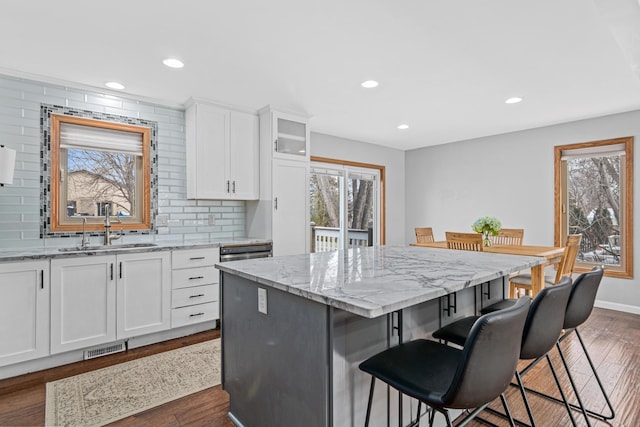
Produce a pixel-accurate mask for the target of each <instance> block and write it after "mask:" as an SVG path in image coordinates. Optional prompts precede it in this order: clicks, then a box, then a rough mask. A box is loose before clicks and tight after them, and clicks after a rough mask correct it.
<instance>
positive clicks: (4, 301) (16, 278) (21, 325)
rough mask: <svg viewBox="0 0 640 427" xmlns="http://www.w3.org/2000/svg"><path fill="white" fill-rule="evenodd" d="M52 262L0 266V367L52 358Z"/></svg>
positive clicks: (17, 263) (15, 263) (26, 262)
mask: <svg viewBox="0 0 640 427" xmlns="http://www.w3.org/2000/svg"><path fill="white" fill-rule="evenodd" d="M50 289H51V288H50V286H49V261H48V260H47V261H25V262H11V263H1V264H0V337H2V338H1V339H0V366H5V365H10V364H13V363H18V362H24V361H27V360H32V359H37V358H40V357H45V356H48V355H49V292H50Z"/></svg>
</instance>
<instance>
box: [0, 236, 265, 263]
mask: <svg viewBox="0 0 640 427" xmlns="http://www.w3.org/2000/svg"><path fill="white" fill-rule="evenodd" d="M268 242H271V240H269V239H259V238H248V237H247V238H236V239H210V240H193V241H189V240H181V241H177V240H176V241H172V240H166V241H149V242H144V241H131V242H129V241H127V242H123V243H124V244H148V245H149V246H139V247H128V248H122V247H120V246H121V245H122V244H118V243H114V244H113V245H112V246H110V247H100V248H99V249H84V250H68V251H61V250H60V249H67V248H70V249H71V248H74V247H76V245H69V246H55V247H47V248H16V249H8V248H5V249H0V263H2V262H14V261H28V260H42V259H57V258H77V257H87V256H99V255H113V254H124V253H127V254H129V253H144V252H160V251H169V250H181V249H203V248H214V247H220V246H224V245H230V244H233V245H237V244H252V243H258V244H259V243H268ZM91 246H98V245H91Z"/></svg>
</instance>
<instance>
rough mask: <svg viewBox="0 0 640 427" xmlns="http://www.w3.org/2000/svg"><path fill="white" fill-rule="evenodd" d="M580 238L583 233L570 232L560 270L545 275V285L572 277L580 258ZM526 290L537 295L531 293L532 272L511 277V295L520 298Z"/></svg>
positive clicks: (559, 265)
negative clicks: (550, 274)
mask: <svg viewBox="0 0 640 427" xmlns="http://www.w3.org/2000/svg"><path fill="white" fill-rule="evenodd" d="M580 240H582V234H570V235H569V236H567V243H566V244H565V246H564V252H563V253H562V258H560V263H559V264H558V271H556V275H555V277H554V276H547V275H545V276H544V284H545V286H552V285H556V284H558V283H559V282H560V279H562V278H563V277H565V276H568V277H571V275H572V274H573V268H574V267H575V265H576V259H577V258H578V251H579V249H580ZM522 292H524V294H525V295H529V296H530V297H532V298H535V295H531V274H530V273H526V274H518V275H516V276H513V277H510V278H509V297H510V298H518V297H519V296H520V293H522Z"/></svg>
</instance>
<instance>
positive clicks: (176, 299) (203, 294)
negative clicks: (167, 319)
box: [171, 284, 218, 308]
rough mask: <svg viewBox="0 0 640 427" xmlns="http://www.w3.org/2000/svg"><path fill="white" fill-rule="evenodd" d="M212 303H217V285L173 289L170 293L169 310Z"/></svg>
mask: <svg viewBox="0 0 640 427" xmlns="http://www.w3.org/2000/svg"><path fill="white" fill-rule="evenodd" d="M213 301H218V285H217V284H215V285H205V286H192V287H190V288H182V289H174V290H173V291H172V293H171V308H178V307H186V306H188V305H194V304H202V303H204V302H213Z"/></svg>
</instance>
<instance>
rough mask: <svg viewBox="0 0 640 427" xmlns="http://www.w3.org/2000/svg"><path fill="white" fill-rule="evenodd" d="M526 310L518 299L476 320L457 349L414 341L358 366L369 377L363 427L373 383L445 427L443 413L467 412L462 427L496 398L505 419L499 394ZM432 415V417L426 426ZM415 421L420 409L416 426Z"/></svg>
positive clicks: (514, 357)
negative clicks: (412, 400)
mask: <svg viewBox="0 0 640 427" xmlns="http://www.w3.org/2000/svg"><path fill="white" fill-rule="evenodd" d="M529 304H530V298H529V297H523V298H520V299H519V300H518V302H517V303H515V304H514V305H513V306H512V307H510V308H508V309H506V310H500V311H497V312H494V313H489V314H487V315H485V316H482V317H480V318H478V319H477V320H476V322H475V323H474V324H473V327H472V328H471V330H470V331H469V337H468V338H467V342H466V345H465V346H464V348H463V349H457V348H454V347H450V346H447V345H444V344H440V343H438V342H435V341H429V340H424V339H417V340H413V341H409V342H407V343H403V344H399V345H397V346H395V347H392V348H389V349H387V350H385V351H383V352H381V353H378V354H376V355H374V356H372V357H370V358H369V359H367V360H365V361H364V362H362V363H361V364H360V369H361V370H363V371H364V372H367V373H369V374H371V376H372V378H371V388H370V390H369V401H368V405H367V415H366V420H365V426H368V425H369V417H370V415H371V403H372V400H373V390H374V386H375V380H376V378H377V379H380V380H382V381H383V382H385V383H387V384H389V385H390V386H391V387H393V388H395V389H397V390H398V391H400V392H401V393H403V394H406V395H407V396H410V397H413V398H415V399H418V401H419V402H421V403H425V404H426V405H428V406H430V407H431V408H432V409H433V410H435V411H438V412H440V413H442V414H443V415H444V416H445V419H446V421H447V425H448V426H453V424H452V423H451V420H450V417H449V412H448V409H473V411H472V412H471V413H470V414H469V415H467V416H466V417H465V418H464V420H463V421H462V422H461V423H460V424H459V425H463V424H466V423H467V422H468V421H469V420H471V419H472V418H473V417H475V416H476V415H477V414H478V413H479V412H480V411H481V410H482V409H484V408H485V407H486V406H487V405H488V404H489V403H490V402H491V401H493V400H494V399H495V398H497V397H500V398H501V400H502V403H503V406H504V409H505V412H506V413H507V415H508V416H510V412H509V407H508V405H507V402H506V400H505V399H504V396H503V394H502V393H503V392H504V391H505V390H506V388H507V387H508V386H509V383H510V381H511V378H512V377H513V372H514V371H515V370H516V366H517V363H518V356H519V354H520V347H521V339H522V332H523V328H524V324H525V320H526V317H527V313H528V311H529ZM474 408H475V409H474ZM434 415H435V413H434V412H433V411H432V413H431V416H430V417H429V418H430V419H429V421H430V423H429V424H430V425H433V418H434ZM419 418H420V408H418V420H417V422H419ZM510 421H511V425H515V424H514V423H513V420H512V419H511V420H510Z"/></svg>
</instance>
